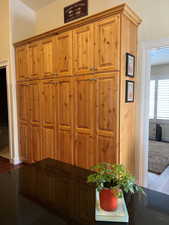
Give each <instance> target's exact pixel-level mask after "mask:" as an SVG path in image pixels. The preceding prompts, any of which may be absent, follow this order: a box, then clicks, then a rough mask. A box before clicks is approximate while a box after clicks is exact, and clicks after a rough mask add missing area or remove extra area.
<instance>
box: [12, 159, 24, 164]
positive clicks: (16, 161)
mask: <svg viewBox="0 0 169 225" xmlns="http://www.w3.org/2000/svg"><path fill="white" fill-rule="evenodd" d="M10 162H11V164H13V165H18V164H21V163H22V161H21V160H20V159H10Z"/></svg>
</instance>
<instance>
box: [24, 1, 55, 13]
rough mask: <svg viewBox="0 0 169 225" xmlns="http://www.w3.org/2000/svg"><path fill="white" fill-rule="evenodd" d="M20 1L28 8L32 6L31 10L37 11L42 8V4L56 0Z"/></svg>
mask: <svg viewBox="0 0 169 225" xmlns="http://www.w3.org/2000/svg"><path fill="white" fill-rule="evenodd" d="M21 1H22V2H23V3H25V4H26V5H27V6H29V7H30V8H32V9H33V10H35V11H37V10H39V9H40V8H43V7H44V6H46V5H48V4H50V3H52V2H55V1H56V0H21Z"/></svg>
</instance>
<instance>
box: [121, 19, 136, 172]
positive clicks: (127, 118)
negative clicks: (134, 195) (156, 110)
mask: <svg viewBox="0 0 169 225" xmlns="http://www.w3.org/2000/svg"><path fill="white" fill-rule="evenodd" d="M121 30H122V31H123V32H122V33H121V35H122V37H121V38H122V40H121V76H120V80H121V83H120V88H121V93H120V130H119V144H120V148H119V149H120V162H121V163H122V164H124V165H125V166H126V167H127V168H128V169H129V170H130V171H131V172H132V173H133V174H134V172H135V166H136V164H135V153H136V101H137V99H136V98H135V100H134V102H133V103H125V85H126V80H132V81H135V90H136V88H137V83H136V77H137V76H138V74H137V73H135V77H134V78H130V77H127V76H126V75H125V71H126V60H125V59H126V52H129V53H131V54H133V55H135V56H137V27H136V26H135V24H134V23H133V22H132V21H130V20H129V19H128V18H127V17H126V16H125V15H122V28H121ZM136 60H137V58H136ZM135 71H137V69H136V68H135ZM135 97H136V95H135Z"/></svg>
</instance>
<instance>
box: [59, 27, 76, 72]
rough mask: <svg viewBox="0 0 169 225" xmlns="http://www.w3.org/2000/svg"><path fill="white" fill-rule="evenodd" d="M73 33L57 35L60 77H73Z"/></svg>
mask: <svg viewBox="0 0 169 225" xmlns="http://www.w3.org/2000/svg"><path fill="white" fill-rule="evenodd" d="M72 48H73V40H72V31H68V32H65V33H63V34H60V35H56V52H57V54H56V59H55V63H56V65H57V71H58V74H59V75H60V76H65V75H72V57H73V55H72V54H73V52H72Z"/></svg>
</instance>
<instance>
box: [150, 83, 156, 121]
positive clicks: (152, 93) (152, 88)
mask: <svg viewBox="0 0 169 225" xmlns="http://www.w3.org/2000/svg"><path fill="white" fill-rule="evenodd" d="M149 103H150V105H149V119H154V110H155V80H151V81H150V99H149Z"/></svg>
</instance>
